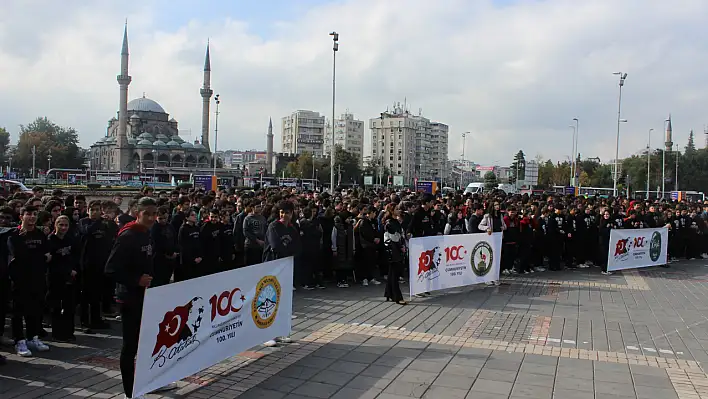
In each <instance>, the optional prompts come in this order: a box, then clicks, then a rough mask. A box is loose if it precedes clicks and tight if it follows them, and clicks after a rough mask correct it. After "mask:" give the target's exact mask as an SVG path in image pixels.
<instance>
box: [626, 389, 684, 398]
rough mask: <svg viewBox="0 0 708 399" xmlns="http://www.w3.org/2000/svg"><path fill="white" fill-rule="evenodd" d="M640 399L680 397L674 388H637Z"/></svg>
mask: <svg viewBox="0 0 708 399" xmlns="http://www.w3.org/2000/svg"><path fill="white" fill-rule="evenodd" d="M635 389H636V391H637V398H638V399H677V398H678V395H677V394H676V391H675V390H674V389H673V387H671V386H670V387H668V388H656V387H646V386H635Z"/></svg>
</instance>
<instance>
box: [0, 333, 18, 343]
mask: <svg viewBox="0 0 708 399" xmlns="http://www.w3.org/2000/svg"><path fill="white" fill-rule="evenodd" d="M0 345H2V346H13V345H15V340H14V339H12V338H9V337H5V336H1V335H0Z"/></svg>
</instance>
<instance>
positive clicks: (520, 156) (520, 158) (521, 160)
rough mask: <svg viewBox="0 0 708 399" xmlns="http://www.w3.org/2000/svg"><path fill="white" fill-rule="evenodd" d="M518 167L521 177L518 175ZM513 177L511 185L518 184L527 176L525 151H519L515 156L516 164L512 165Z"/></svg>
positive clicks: (510, 181)
mask: <svg viewBox="0 0 708 399" xmlns="http://www.w3.org/2000/svg"><path fill="white" fill-rule="evenodd" d="M517 167H518V173H519V175H518V176H517V175H516V172H517ZM510 169H511V177H510V178H509V184H514V183H516V181H517V180H523V179H524V176H525V174H526V158H525V155H524V151H522V150H519V152H517V153H516V155H514V162H513V163H512V164H511V167H510Z"/></svg>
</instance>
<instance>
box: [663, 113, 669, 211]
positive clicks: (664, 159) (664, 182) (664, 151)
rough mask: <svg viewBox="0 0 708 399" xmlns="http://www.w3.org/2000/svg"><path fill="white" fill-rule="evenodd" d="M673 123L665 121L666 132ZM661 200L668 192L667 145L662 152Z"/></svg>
mask: <svg viewBox="0 0 708 399" xmlns="http://www.w3.org/2000/svg"><path fill="white" fill-rule="evenodd" d="M670 121H671V118H669V119H666V120H664V131H666V124H667V123H668V122H670ZM661 153H662V154H661V199H662V200H663V199H664V193H665V192H666V145H664V148H663V149H662V151H661Z"/></svg>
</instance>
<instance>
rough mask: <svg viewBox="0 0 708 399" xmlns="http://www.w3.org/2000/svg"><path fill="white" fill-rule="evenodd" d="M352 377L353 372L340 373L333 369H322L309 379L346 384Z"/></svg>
mask: <svg viewBox="0 0 708 399" xmlns="http://www.w3.org/2000/svg"><path fill="white" fill-rule="evenodd" d="M354 377H355V374H348V373H341V372H338V371H333V370H322V371H320V372H319V373H317V374H316V375H315V376H314V377H312V378H310V381H315V382H324V383H327V384H332V385H338V386H344V385H347V383H348V382H349V381H351V380H352V378H354Z"/></svg>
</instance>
